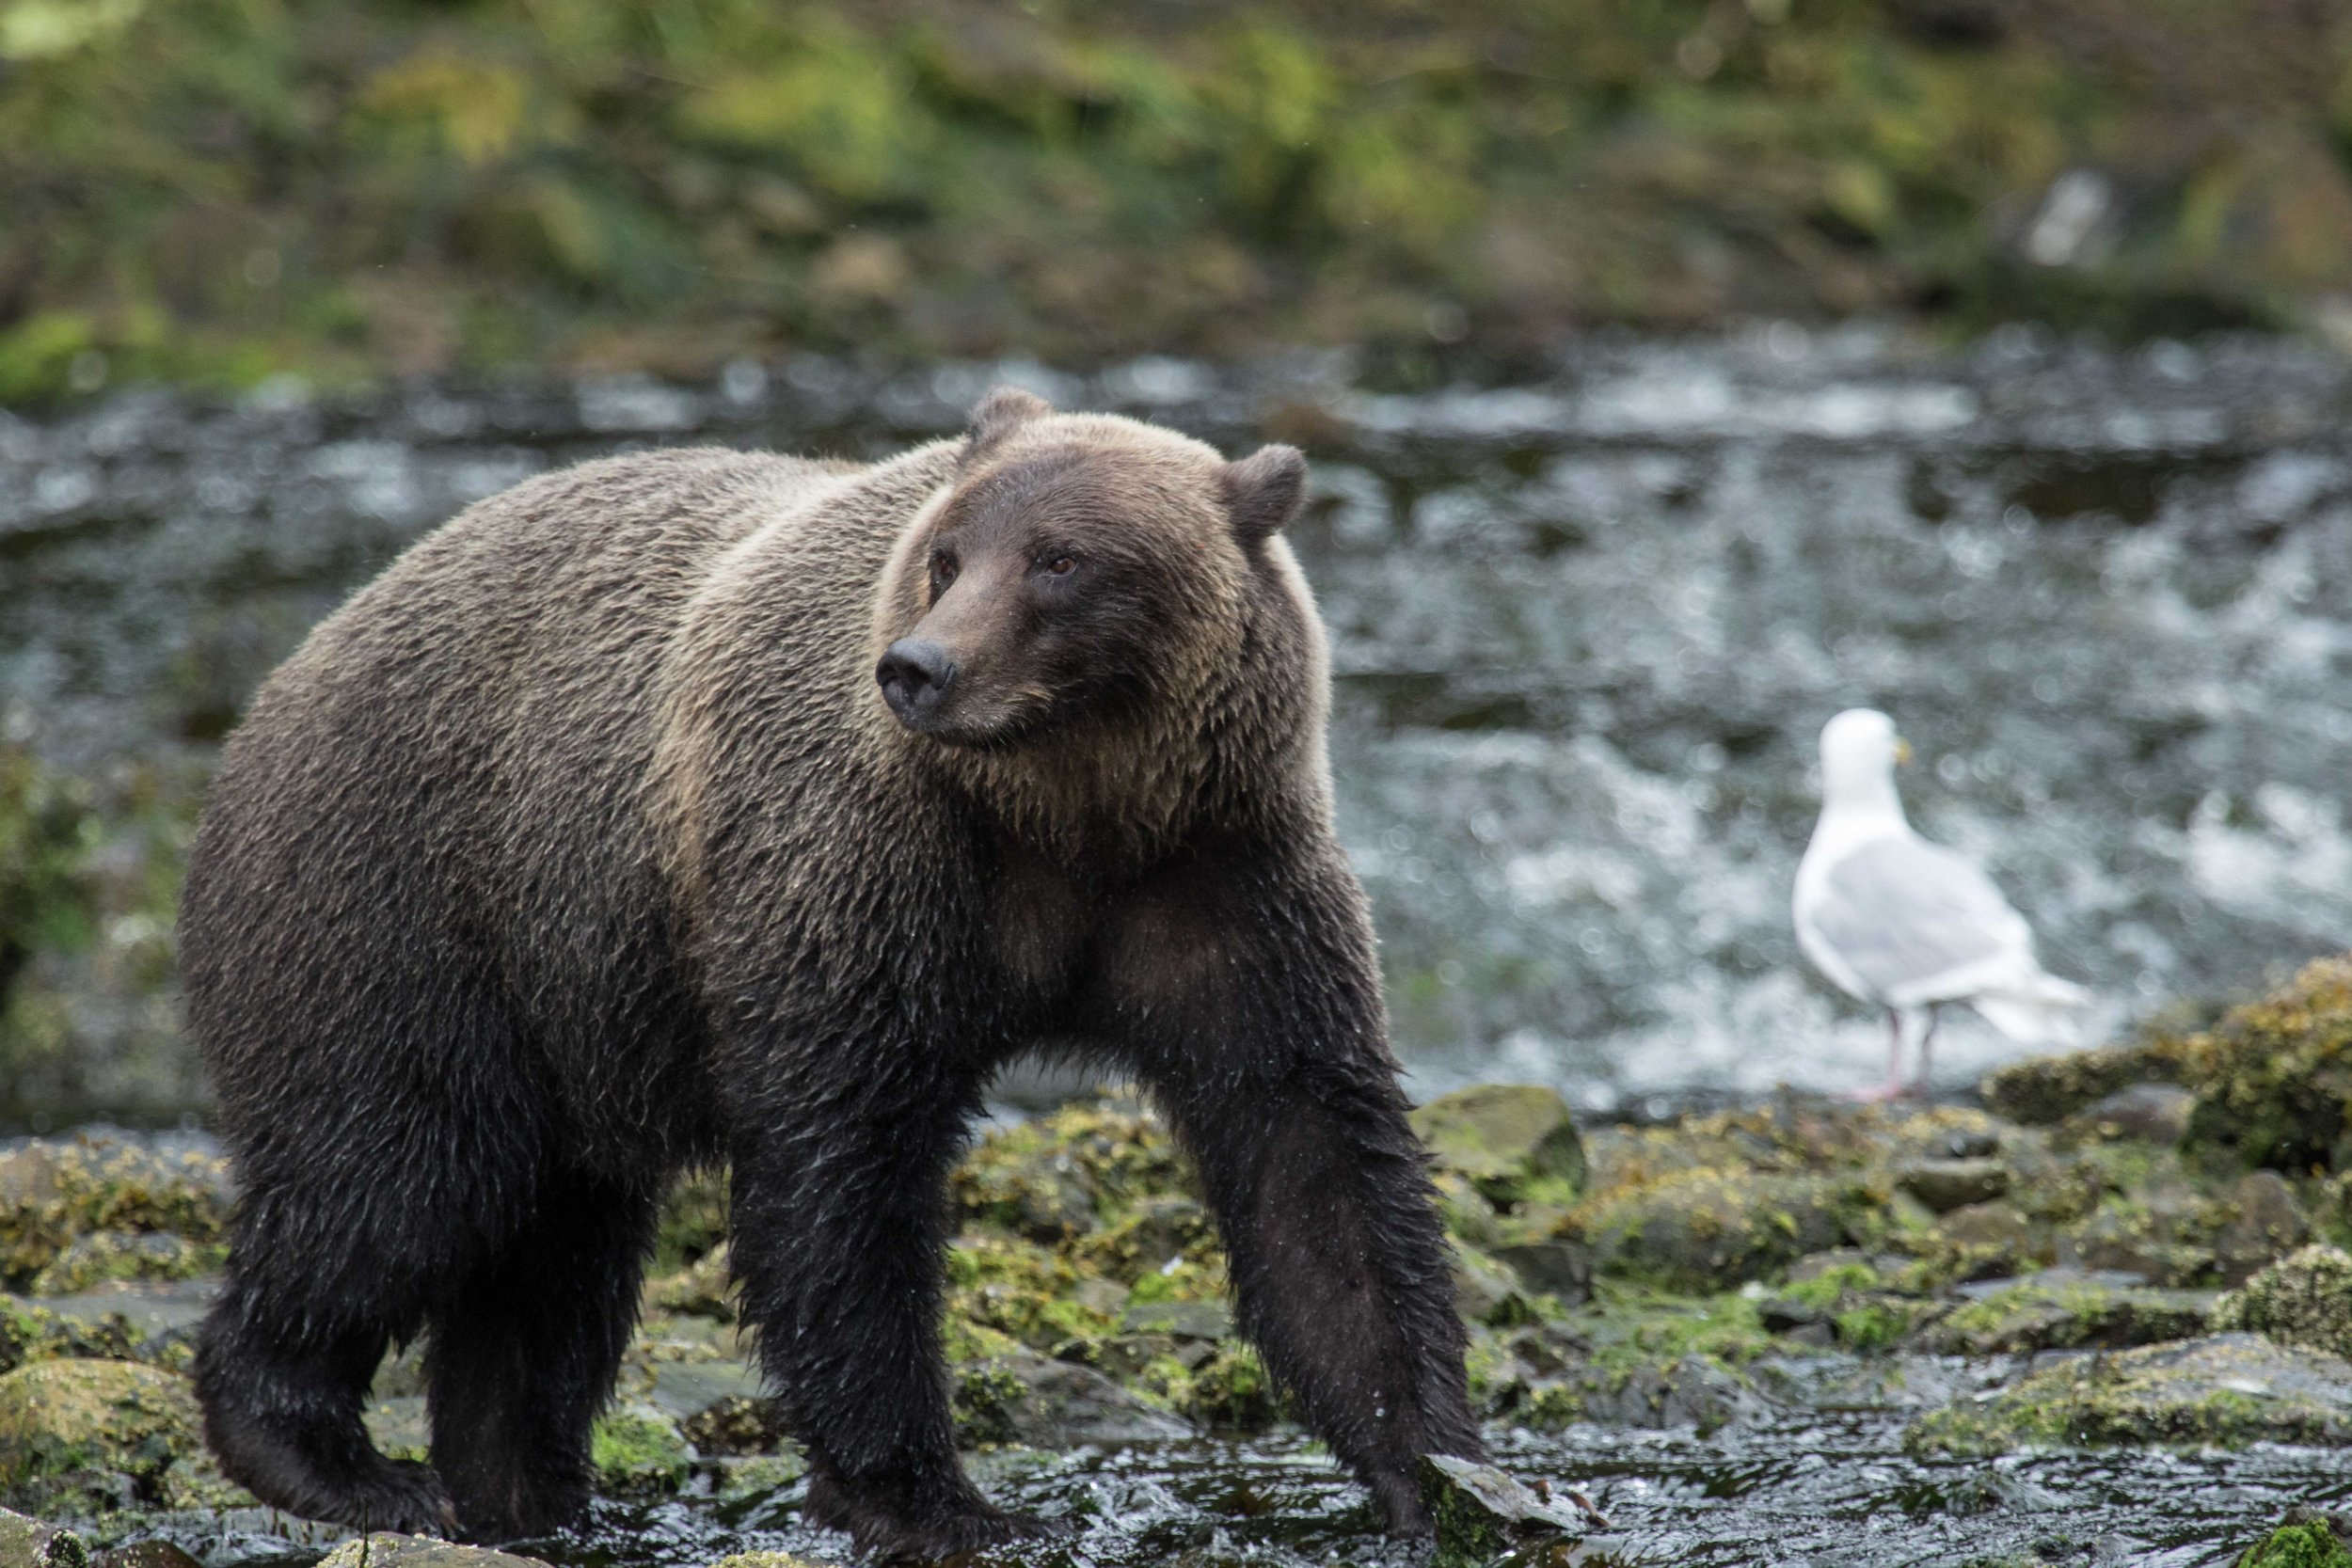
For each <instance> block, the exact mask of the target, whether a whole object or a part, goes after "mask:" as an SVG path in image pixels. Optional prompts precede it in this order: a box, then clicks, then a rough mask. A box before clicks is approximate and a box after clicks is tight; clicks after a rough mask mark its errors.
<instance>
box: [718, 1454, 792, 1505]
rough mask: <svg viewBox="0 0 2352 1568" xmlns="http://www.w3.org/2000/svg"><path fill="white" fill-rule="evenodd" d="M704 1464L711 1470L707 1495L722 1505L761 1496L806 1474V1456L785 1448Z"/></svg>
mask: <svg viewBox="0 0 2352 1568" xmlns="http://www.w3.org/2000/svg"><path fill="white" fill-rule="evenodd" d="M706 1463H707V1465H709V1466H710V1469H711V1493H712V1495H713V1496H714V1497H717V1499H718V1500H719V1501H721V1502H723V1503H725V1502H736V1501H739V1500H741V1499H743V1498H746V1497H765V1496H767V1495H768V1494H769V1493H771V1492H774V1491H776V1490H777V1489H778V1488H780V1487H786V1486H789V1485H791V1484H792V1483H793V1482H794V1481H798V1480H800V1479H801V1478H802V1477H803V1476H804V1475H806V1474H808V1460H807V1457H806V1456H805V1455H803V1453H802V1452H801V1451H800V1449H797V1448H792V1447H788V1446H787V1447H785V1448H782V1449H779V1450H778V1451H777V1452H775V1453H771V1454H750V1455H744V1456H740V1457H738V1456H733V1455H728V1456H723V1457H721V1458H718V1459H715V1460H708V1461H706Z"/></svg>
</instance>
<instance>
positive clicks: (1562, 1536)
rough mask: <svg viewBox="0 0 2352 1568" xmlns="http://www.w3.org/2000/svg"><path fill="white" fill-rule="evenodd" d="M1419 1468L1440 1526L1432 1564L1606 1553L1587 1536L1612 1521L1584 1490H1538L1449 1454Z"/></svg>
mask: <svg viewBox="0 0 2352 1568" xmlns="http://www.w3.org/2000/svg"><path fill="white" fill-rule="evenodd" d="M1421 1466H1422V1468H1421V1491H1422V1501H1423V1502H1424V1503H1425V1504H1426V1505H1427V1506H1428V1509H1429V1514H1430V1517H1431V1518H1432V1519H1433V1520H1435V1521H1436V1523H1437V1527H1438V1546H1437V1552H1436V1555H1435V1557H1434V1558H1433V1559H1432V1562H1433V1564H1434V1568H1485V1565H1486V1564H1487V1563H1490V1562H1493V1561H1495V1560H1498V1559H1505V1560H1510V1561H1515V1562H1517V1561H1528V1562H1544V1563H1558V1564H1562V1565H1565V1564H1569V1563H1577V1562H1584V1561H1590V1560H1595V1559H1597V1558H1599V1557H1601V1556H1602V1555H1603V1554H1604V1548H1602V1547H1601V1546H1600V1544H1598V1543H1596V1542H1593V1541H1591V1540H1590V1539H1588V1538H1589V1537H1590V1535H1591V1533H1592V1531H1593V1530H1595V1529H1597V1528H1602V1529H1605V1528H1608V1524H1609V1521H1608V1520H1606V1519H1604V1518H1602V1517H1601V1516H1600V1513H1599V1511H1598V1510H1597V1509H1595V1508H1594V1507H1593V1505H1592V1503H1591V1502H1590V1501H1588V1500H1587V1499H1586V1498H1585V1497H1583V1496H1582V1495H1581V1493H1576V1492H1570V1491H1567V1490H1566V1489H1565V1488H1560V1489H1558V1490H1557V1491H1554V1490H1553V1489H1551V1488H1549V1487H1547V1488H1546V1489H1545V1492H1544V1493H1538V1492H1536V1491H1535V1490H1534V1489H1533V1488H1531V1487H1528V1486H1526V1485H1523V1484H1521V1483H1520V1482H1519V1481H1517V1480H1515V1479H1513V1478H1512V1477H1510V1476H1507V1475H1505V1474H1503V1473H1502V1471H1501V1470H1498V1469H1496V1468H1495V1467H1494V1466H1493V1465H1480V1464H1476V1463H1474V1462H1472V1461H1470V1460H1467V1459H1455V1458H1454V1457H1452V1456H1451V1455H1447V1454H1431V1455H1427V1456H1425V1457H1424V1458H1423V1459H1422V1462H1421Z"/></svg>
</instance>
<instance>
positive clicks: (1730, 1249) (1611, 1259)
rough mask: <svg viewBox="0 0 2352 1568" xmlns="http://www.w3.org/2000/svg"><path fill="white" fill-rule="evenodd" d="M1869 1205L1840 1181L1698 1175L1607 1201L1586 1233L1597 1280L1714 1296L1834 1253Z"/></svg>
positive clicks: (1588, 1221) (1594, 1208)
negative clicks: (1617, 1278)
mask: <svg viewBox="0 0 2352 1568" xmlns="http://www.w3.org/2000/svg"><path fill="white" fill-rule="evenodd" d="M1869 1204H1870V1198H1869V1195H1868V1194H1867V1192H1866V1191H1864V1190H1863V1189H1862V1188H1860V1187H1859V1186H1858V1185H1856V1184H1855V1183H1851V1182H1848V1181H1843V1180H1836V1179H1832V1178H1826V1177H1816V1176H1780V1175H1755V1174H1748V1173H1738V1172H1728V1171H1720V1170H1695V1171H1690V1172H1687V1173H1684V1174H1681V1175H1677V1176H1673V1177H1668V1178H1666V1179H1664V1180H1659V1181H1654V1182H1651V1183H1649V1184H1648V1185H1646V1186H1641V1187H1633V1188H1629V1189H1623V1190H1620V1191H1618V1192H1615V1193H1612V1194H1609V1195H1606V1196H1603V1197H1602V1198H1600V1199H1598V1200H1597V1201H1596V1202H1595V1203H1594V1204H1593V1205H1591V1206H1589V1207H1588V1209H1587V1210H1586V1211H1585V1212H1584V1213H1583V1216H1582V1226H1583V1229H1584V1234H1585V1237H1586V1239H1587V1240H1588V1241H1590V1243H1592V1247H1593V1259H1594V1266H1595V1268H1596V1269H1597V1271H1599V1272H1601V1273H1605V1274H1614V1275H1629V1276H1635V1277H1644V1278H1649V1279H1654V1280H1657V1281H1658V1282H1659V1283H1661V1284H1665V1285H1670V1286H1673V1287H1675V1288H1677V1289H1680V1290H1689V1291H1713V1290H1720V1289H1723V1288H1724V1287H1725V1286H1730V1285H1737V1284H1739V1283H1740V1282H1741V1281H1743V1280H1749V1279H1755V1278H1757V1277H1759V1276H1761V1275H1766V1274H1769V1273H1771V1272H1772V1271H1774V1270H1776V1269H1779V1268H1782V1267H1784V1266H1786V1265H1787V1264H1788V1263H1790V1262H1793V1261H1794V1260H1795V1259H1798V1258H1801V1257H1803V1256H1804V1254H1806V1253H1808V1252H1819V1251H1820V1250H1822V1249H1823V1248H1825V1247H1829V1246H1832V1245H1835V1244H1836V1243H1838V1242H1841V1241H1843V1240H1845V1239H1846V1223H1845V1222H1846V1216H1847V1215H1848V1214H1849V1213H1850V1212H1853V1211H1855V1210H1856V1209H1859V1208H1867V1207H1868V1206H1869Z"/></svg>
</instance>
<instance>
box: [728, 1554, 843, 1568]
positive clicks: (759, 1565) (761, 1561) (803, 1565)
mask: <svg viewBox="0 0 2352 1568" xmlns="http://www.w3.org/2000/svg"><path fill="white" fill-rule="evenodd" d="M710 1568H820V1565H819V1564H818V1563H815V1562H812V1561H810V1560H808V1559H807V1558H804V1557H795V1556H793V1555H792V1554H791V1553H790V1552H738V1553H736V1554H735V1555H734V1556H733V1557H723V1558H721V1559H720V1560H718V1561H716V1562H714V1563H712V1564H711V1565H710Z"/></svg>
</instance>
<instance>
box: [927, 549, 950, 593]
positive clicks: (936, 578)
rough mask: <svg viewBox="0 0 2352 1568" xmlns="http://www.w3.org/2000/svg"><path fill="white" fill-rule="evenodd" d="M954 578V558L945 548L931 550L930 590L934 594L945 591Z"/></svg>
mask: <svg viewBox="0 0 2352 1568" xmlns="http://www.w3.org/2000/svg"><path fill="white" fill-rule="evenodd" d="M955 580H956V558H955V557H954V556H952V555H949V554H948V553H947V552H946V550H933V551H932V552H931V592H932V593H933V594H943V593H945V592H946V589H947V585H948V584H949V583H951V582H953V581H955Z"/></svg>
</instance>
